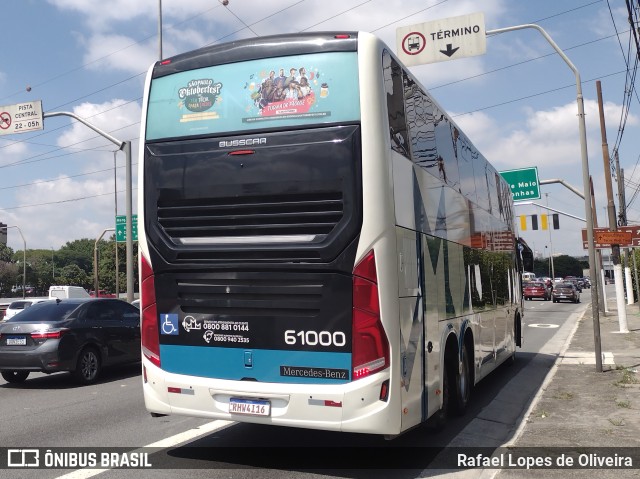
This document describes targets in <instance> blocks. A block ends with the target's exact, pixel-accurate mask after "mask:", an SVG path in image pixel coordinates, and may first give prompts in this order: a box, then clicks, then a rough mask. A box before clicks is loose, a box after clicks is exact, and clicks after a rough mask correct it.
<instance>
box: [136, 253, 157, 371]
mask: <svg viewBox="0 0 640 479" xmlns="http://www.w3.org/2000/svg"><path fill="white" fill-rule="evenodd" d="M140 272H141V277H142V285H141V287H140V311H142V324H141V328H140V329H141V331H140V340H141V343H142V354H144V355H145V357H147V359H149V361H151V362H152V363H153V364H155V365H156V366H158V367H160V331H159V330H158V311H157V307H156V291H155V279H154V277H153V270H152V269H151V265H150V264H149V262H148V261H147V259H146V258H145V257H144V256H143V255H140Z"/></svg>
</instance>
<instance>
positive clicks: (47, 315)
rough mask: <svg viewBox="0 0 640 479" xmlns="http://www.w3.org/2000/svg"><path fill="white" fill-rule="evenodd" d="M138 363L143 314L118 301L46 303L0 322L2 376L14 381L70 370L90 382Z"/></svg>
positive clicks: (88, 299) (77, 377)
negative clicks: (107, 368)
mask: <svg viewBox="0 0 640 479" xmlns="http://www.w3.org/2000/svg"><path fill="white" fill-rule="evenodd" d="M136 361H140V311H139V310H138V308H136V307H135V306H131V305H130V304H129V303H126V302H124V301H121V300H119V299H90V298H82V299H56V300H51V301H45V302H42V303H38V304H34V305H33V306H31V307H30V308H28V309H26V310H24V311H23V312H21V313H20V314H17V315H16V316H14V317H13V318H11V319H9V320H7V321H5V322H3V323H2V324H0V373H1V374H2V377H3V378H4V379H5V380H6V381H7V382H10V383H19V382H22V381H24V380H25V379H27V376H29V372H31V371H41V372H44V373H53V372H58V371H71V372H72V374H73V375H74V376H75V378H76V379H77V380H78V381H79V382H80V383H82V384H90V383H92V382H94V381H95V380H96V378H97V377H98V375H99V374H100V371H101V369H102V367H103V366H109V365H113V364H121V363H127V362H136Z"/></svg>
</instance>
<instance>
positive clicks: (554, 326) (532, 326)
mask: <svg viewBox="0 0 640 479" xmlns="http://www.w3.org/2000/svg"><path fill="white" fill-rule="evenodd" d="M528 326H529V327H530V328H547V329H555V328H559V327H560V325H558V324H545V323H533V324H529V325H528Z"/></svg>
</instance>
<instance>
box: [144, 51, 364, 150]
mask: <svg viewBox="0 0 640 479" xmlns="http://www.w3.org/2000/svg"><path fill="white" fill-rule="evenodd" d="M359 119H360V99H359V90H358V62H357V54H356V53H355V52H331V53H314V54H308V55H292V56H287V57H278V58H265V59H259V60H251V61H246V62H241V63H231V64H226V65H219V66H212V67H206V68H200V69H196V70H190V71H185V72H179V73H174V74H172V75H168V76H165V77H160V78H156V79H154V80H153V81H152V84H151V90H150V94H149V105H148V114H147V125H146V139H147V140H157V139H161V138H176V137H185V136H196V135H197V136H200V135H208V134H218V133H228V132H238V131H246V130H256V129H264V128H277V127H284V128H289V127H295V126H299V125H305V126H306V125H317V124H322V123H337V122H345V121H358V120H359Z"/></svg>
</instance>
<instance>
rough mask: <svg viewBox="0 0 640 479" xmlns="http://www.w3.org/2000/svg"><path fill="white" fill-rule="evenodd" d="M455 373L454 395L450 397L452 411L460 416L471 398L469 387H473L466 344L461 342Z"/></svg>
mask: <svg viewBox="0 0 640 479" xmlns="http://www.w3.org/2000/svg"><path fill="white" fill-rule="evenodd" d="M456 372H457V374H456V375H455V378H456V381H455V390H454V397H452V403H453V411H454V412H455V413H456V414H457V415H458V416H462V415H463V414H464V413H465V412H466V410H467V406H468V405H469V399H470V398H471V389H472V388H473V384H472V379H471V364H470V363H469V352H468V350H467V345H466V344H465V343H462V349H461V351H460V363H459V365H458V367H457V371H456Z"/></svg>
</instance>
